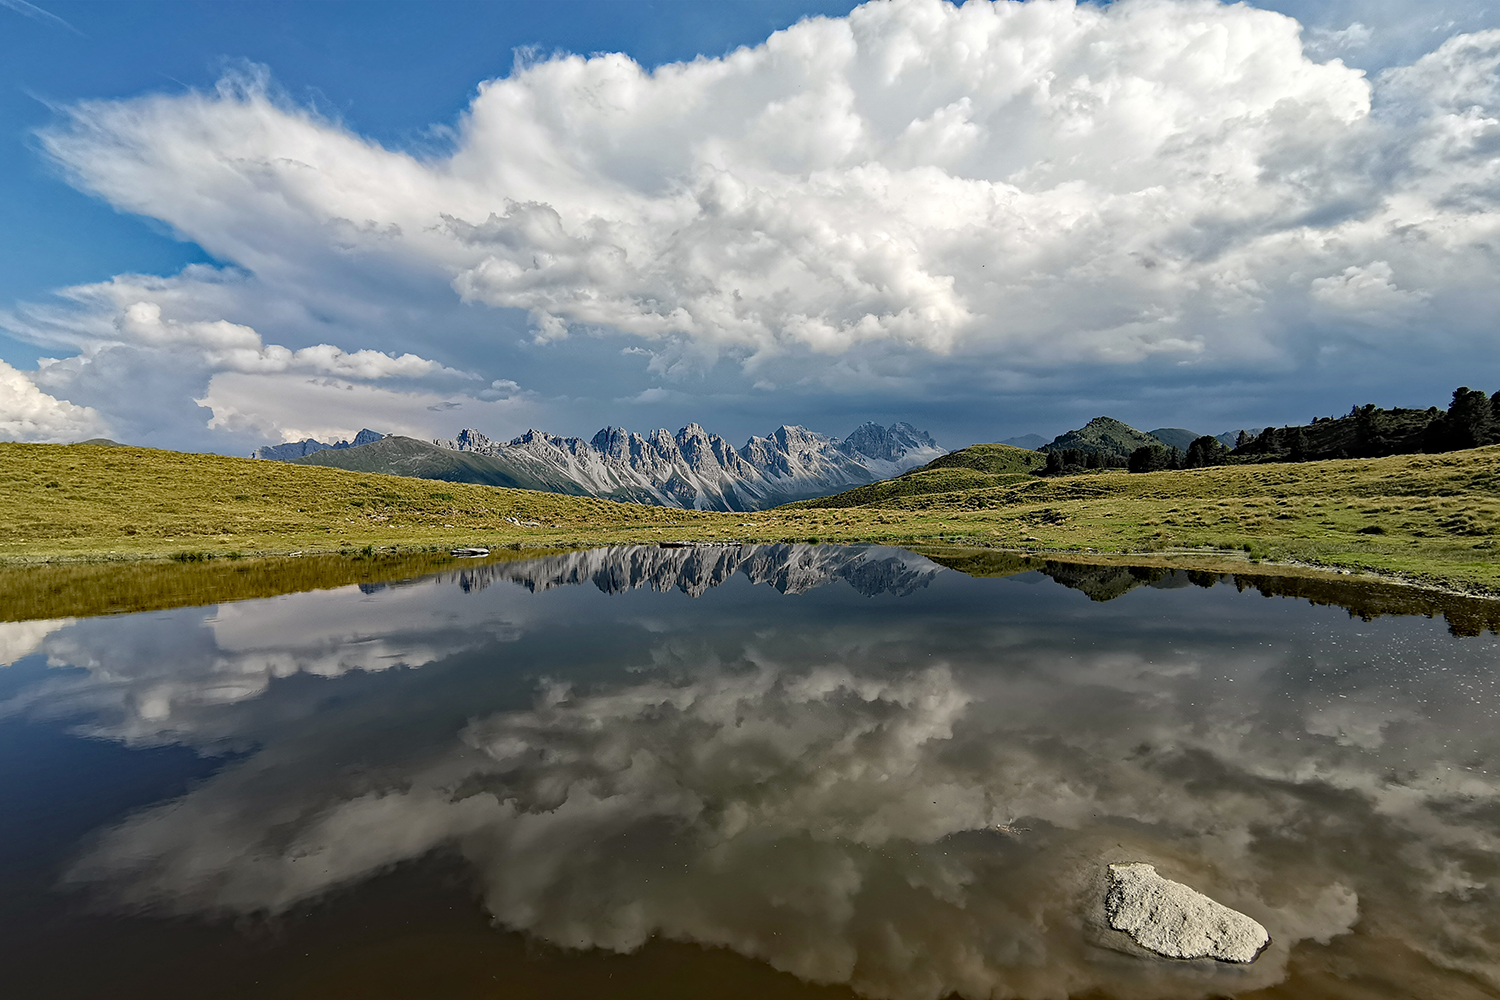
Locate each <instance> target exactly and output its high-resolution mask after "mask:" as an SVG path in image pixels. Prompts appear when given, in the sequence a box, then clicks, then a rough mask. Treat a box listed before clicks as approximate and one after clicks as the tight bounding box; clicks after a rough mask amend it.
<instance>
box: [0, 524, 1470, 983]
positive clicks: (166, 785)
mask: <svg viewBox="0 0 1500 1000" xmlns="http://www.w3.org/2000/svg"><path fill="white" fill-rule="evenodd" d="M1158 576H1159V574H1158ZM1059 580H1061V581H1063V582H1066V583H1068V584H1070V585H1069V586H1062V585H1059V582H1058V581H1059ZM1194 580H1195V581H1196V582H1197V583H1198V584H1200V585H1199V586H1192V585H1190V581H1189V578H1188V577H1186V576H1185V575H1183V574H1173V575H1169V576H1166V577H1164V578H1160V579H1155V580H1151V578H1150V577H1148V576H1146V575H1144V574H1139V573H1138V574H1135V576H1133V577H1132V576H1131V575H1130V574H1128V573H1126V572H1124V571H1119V570H1078V569H1074V570H1065V569H1060V568H1054V569H1053V570H1051V571H1050V576H1049V575H1047V574H1044V573H1040V572H1026V573H1021V574H1019V575H1014V576H1010V577H1006V578H1001V579H975V578H971V577H968V576H965V575H963V574H961V573H959V572H955V571H953V570H949V569H944V568H943V567H941V566H939V565H937V564H935V563H932V562H929V561H927V560H925V559H923V558H922V557H920V556H916V555H912V554H910V553H905V552H901V551H898V550H894V549H883V548H859V547H832V546H829V547H814V546H766V547H746V548H743V549H740V548H735V549H725V548H718V549H695V550H689V549H655V548H639V549H613V550H602V551H596V552H590V553H576V554H571V555H566V556H557V557H551V558H545V559H539V560H534V561H530V562H510V563H504V564H494V565H487V566H473V567H471V568H468V569H465V570H454V571H451V572H445V573H442V574H439V575H437V576H432V577H427V578H424V579H419V580H413V581H410V582H406V583H400V584H393V585H389V586H384V585H378V586H365V587H349V588H346V589H340V590H330V591H320V592H313V593H303V594H296V595H290V596H286V597H280V598H273V599H267V600H256V601H246V602H241V603H236V604H224V605H218V606H210V607H196V608H182V609H178V610H173V611H166V612H155V613H148V614H138V615H121V616H112V617H105V618H93V619H82V620H54V621H34V622H11V623H0V663H4V664H7V665H6V666H4V667H3V668H0V803H3V806H0V810H3V812H0V950H3V955H0V968H3V969H4V976H5V980H6V982H7V984H8V985H7V987H6V992H7V995H11V996H24V997H95V996H103V995H108V996H111V997H116V998H120V997H152V998H166V997H195V998H201V997H210V996H214V997H219V996H222V997H262V996H265V997H270V996H274V997H294V996H295V997H303V996H306V997H314V996H316V997H361V998H370V997H464V998H467V997H531V996H536V997H544V996H546V997H557V996H589V997H599V996H651V997H677V996H681V997H690V996H691V997H702V996H715V997H739V996H745V997H751V996H755V997H769V996H820V997H839V996H842V997H850V996H855V995H858V996H864V997H880V998H886V997H889V998H901V1000H906V998H913V1000H916V998H924V1000H925V998H937V997H943V996H947V995H950V994H958V995H960V996H963V997H991V996H994V997H1037V998H1042V997H1045V998H1058V997H1067V996H1095V997H1121V998H1153V997H1163V998H1166V997H1172V998H1176V997H1212V996H1265V997H1270V996H1278V997H1350V998H1355V997H1359V998H1365V997H1410V996H1424V997H1444V998H1449V997H1453V998H1465V997H1494V996H1497V995H1500V896H1497V891H1496V890H1497V885H1500V770H1497V769H1500V754H1497V751H1500V727H1497V724H1496V723H1497V718H1496V708H1497V694H1500V687H1497V682H1496V677H1497V667H1500V640H1497V638H1496V637H1495V636H1494V635H1493V634H1490V633H1484V634H1480V635H1467V636H1458V635H1455V634H1453V633H1452V632H1450V629H1449V627H1448V625H1447V624H1445V622H1444V621H1443V620H1442V619H1441V618H1426V617H1411V616H1408V617H1380V618H1376V619H1374V620H1371V621H1364V620H1361V619H1360V618H1358V617H1352V616H1351V615H1350V614H1349V613H1348V612H1346V611H1345V610H1343V609H1342V608H1340V607H1337V606H1319V605H1314V604H1311V603H1309V602H1307V601H1304V600H1299V599H1295V598H1287V597H1275V598H1269V599H1268V598H1266V597H1264V596H1262V595H1261V594H1260V593H1258V592H1256V591H1255V590H1253V589H1251V590H1243V591H1242V590H1241V589H1240V588H1239V587H1237V586H1236V585H1234V583H1233V581H1220V582H1218V584H1217V585H1215V586H1203V585H1202V584H1205V583H1212V582H1213V580H1212V579H1211V578H1201V577H1195V578H1194ZM1148 581H1149V582H1148ZM1143 583H1144V584H1145V585H1142V584H1143ZM1243 584H1244V581H1241V582H1240V585H1241V586H1243ZM1080 587H1081V588H1083V589H1078V588H1080ZM1090 594H1092V595H1093V598H1091V597H1090ZM1102 597H1113V598H1115V599H1112V600H1099V599H1096V598H1102ZM1455 631H1464V630H1461V629H1455ZM1468 631H1474V630H1473V629H1469V630H1468ZM1113 861H1149V862H1151V863H1153V864H1155V865H1156V866H1157V868H1158V869H1159V870H1160V871H1161V872H1162V873H1163V874H1164V875H1167V876H1168V877H1170V878H1176V879H1179V880H1181V881H1184V882H1187V883H1188V884H1190V885H1192V886H1194V887H1196V888H1198V889H1199V890H1201V891H1203V892H1206V893H1208V894H1209V895H1211V896H1213V897H1214V898H1216V899H1218V900H1220V901H1221V902H1224V903H1226V904H1228V905H1230V906H1233V907H1235V908H1237V909H1240V910H1242V911H1244V912H1246V913H1248V914H1250V915H1251V916H1253V917H1255V918H1256V919H1258V920H1259V921H1261V923H1263V924H1264V925H1265V926H1266V927H1267V929H1268V930H1269V931H1270V933H1271V935H1272V939H1273V944H1272V946H1271V947H1270V949H1269V950H1268V951H1267V952H1266V953H1265V954H1264V955H1262V956H1261V958H1260V959H1259V960H1258V961H1256V962H1255V963H1254V964H1253V965H1251V966H1249V967H1230V966H1225V965H1220V964H1215V963H1196V962H1168V961H1152V960H1143V959H1141V958H1138V957H1132V956H1130V955H1128V954H1125V953H1123V952H1122V951H1119V950H1117V949H1116V948H1115V947H1114V946H1113V944H1114V943H1113V942H1112V941H1111V939H1110V938H1109V937H1108V936H1107V932H1103V931H1101V930H1100V929H1099V928H1098V927H1097V925H1096V924H1095V923H1094V922H1093V921H1092V918H1091V916H1090V914H1091V913H1093V912H1094V908H1095V904H1096V894H1097V892H1098V876H1099V872H1100V870H1101V867H1102V866H1103V865H1105V864H1107V863H1109V862H1113ZM17 989H18V990H19V992H11V991H12V990H17Z"/></svg>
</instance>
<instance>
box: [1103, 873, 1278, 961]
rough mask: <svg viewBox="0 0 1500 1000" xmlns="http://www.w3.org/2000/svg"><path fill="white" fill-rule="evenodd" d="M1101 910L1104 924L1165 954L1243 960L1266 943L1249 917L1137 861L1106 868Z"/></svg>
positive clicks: (1262, 931) (1254, 955) (1260, 929)
mask: <svg viewBox="0 0 1500 1000" xmlns="http://www.w3.org/2000/svg"><path fill="white" fill-rule="evenodd" d="M1104 913H1105V915H1106V916H1107V917H1108V918H1109V926H1111V927H1113V928H1114V929H1115V930H1117V931H1124V932H1125V933H1127V934H1129V935H1130V936H1131V937H1132V938H1134V939H1135V943H1136V944H1138V945H1140V946H1141V947H1142V948H1145V949H1146V950H1147V951H1151V952H1154V953H1156V954H1158V955H1162V956H1164V957H1166V958H1212V959H1217V960H1218V961H1220V962H1236V963H1239V964H1248V963H1250V962H1253V961H1255V959H1256V958H1257V957H1259V955H1260V953H1261V952H1262V951H1264V950H1265V949H1266V946H1267V945H1269V944H1270V943H1271V935H1270V934H1268V933H1266V929H1265V928H1264V927H1262V926H1261V925H1260V924H1259V923H1258V922H1256V921H1255V920H1253V919H1251V918H1250V917H1247V916H1245V915H1244V914H1243V913H1240V912H1239V911H1238V910H1231V909H1230V908H1229V907H1227V906H1225V905H1223V904H1222V903H1216V902H1214V901H1213V900H1212V899H1209V898H1208V897H1207V896H1205V895H1203V893H1201V892H1197V891H1195V890H1193V889H1190V888H1188V887H1187V886H1185V885H1183V884H1182V883H1181V882H1173V881H1172V880H1171V879H1165V878H1162V877H1161V876H1160V875H1158V874H1156V868H1155V867H1154V866H1153V865H1148V864H1144V863H1140V862H1135V863H1131V864H1123V865H1110V866H1109V890H1108V892H1106V893H1105V896H1104Z"/></svg>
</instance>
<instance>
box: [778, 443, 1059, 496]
mask: <svg viewBox="0 0 1500 1000" xmlns="http://www.w3.org/2000/svg"><path fill="white" fill-rule="evenodd" d="M1046 464H1047V456H1045V455H1043V454H1041V453H1040V452H1036V451H1027V450H1026V449H1025V448H1013V447H1011V446H1010V445H1008V444H975V445H970V446H969V447H967V448H961V449H959V450H958V451H950V452H949V453H948V454H946V455H939V456H938V457H937V458H935V459H933V460H932V461H931V462H928V463H927V464H926V465H924V466H922V467H921V468H917V469H912V470H910V471H909V472H904V473H902V474H901V475H899V476H897V477H896V478H894V479H885V480H881V481H880V482H878V483H871V484H870V485H868V486H857V487H855V488H854V489H852V490H846V491H844V492H843V493H838V494H835V495H834V496H831V497H815V498H813V499H811V500H799V501H797V502H796V503H791V504H786V505H785V506H784V507H779V508H777V509H778V510H819V509H828V508H833V507H862V506H866V505H870V504H876V505H878V504H883V503H886V502H888V501H890V500H893V499H895V498H898V497H910V496H918V495H920V494H925V493H952V492H955V491H962V490H981V489H989V488H990V487H994V486H999V485H1001V484H1003V483H1008V482H1013V481H1015V480H1017V479H1023V478H1025V477H1027V476H1028V475H1030V473H1031V471H1032V470H1033V469H1038V468H1041V467H1043V466H1045V465H1046Z"/></svg>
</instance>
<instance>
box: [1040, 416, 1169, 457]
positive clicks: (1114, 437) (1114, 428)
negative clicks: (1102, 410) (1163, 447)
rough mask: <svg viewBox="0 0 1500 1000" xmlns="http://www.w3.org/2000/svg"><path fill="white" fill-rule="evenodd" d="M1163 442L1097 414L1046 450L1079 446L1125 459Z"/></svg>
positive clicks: (1085, 449)
mask: <svg viewBox="0 0 1500 1000" xmlns="http://www.w3.org/2000/svg"><path fill="white" fill-rule="evenodd" d="M1161 443H1162V442H1160V441H1158V440H1156V438H1154V437H1152V436H1151V435H1149V434H1146V433H1144V432H1142V431H1138V430H1136V429H1135V428H1134V427H1131V426H1130V425H1129V424H1127V423H1123V422H1122V421H1119V420H1116V419H1115V418H1113V417H1095V418H1094V419H1093V420H1090V421H1089V422H1088V423H1087V424H1084V425H1083V426H1082V427H1080V428H1078V430H1076V431H1068V433H1066V434H1063V435H1061V436H1059V437H1058V438H1057V439H1056V440H1054V441H1053V442H1052V443H1051V444H1049V445H1047V450H1048V451H1062V450H1064V449H1068V448H1076V449H1077V450H1079V451H1081V452H1083V453H1084V454H1085V455H1092V454H1101V455H1109V456H1112V457H1114V458H1117V459H1120V460H1122V461H1123V460H1125V459H1128V458H1129V457H1130V453H1131V452H1133V451H1135V450H1136V449H1137V448H1140V447H1142V446H1144V445H1150V444H1161Z"/></svg>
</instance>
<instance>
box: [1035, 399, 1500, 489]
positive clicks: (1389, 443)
mask: <svg viewBox="0 0 1500 1000" xmlns="http://www.w3.org/2000/svg"><path fill="white" fill-rule="evenodd" d="M1487 444H1500V392H1496V393H1494V394H1493V395H1489V396H1487V395H1485V394H1484V393H1483V392H1482V391H1480V390H1478V389H1470V388H1469V387H1468V386H1459V387H1458V388H1457V389H1455V390H1454V392H1453V401H1452V402H1451V403H1450V404H1449V405H1448V409H1447V410H1446V411H1444V410H1440V409H1438V408H1437V407H1436V406H1433V407H1429V408H1428V409H1426V410H1412V409H1400V408H1396V409H1389V410H1386V409H1381V408H1379V407H1377V406H1376V405H1375V404H1374V403H1367V404H1365V405H1364V406H1355V407H1353V408H1352V409H1351V410H1350V411H1349V413H1348V414H1347V415H1346V416H1342V417H1318V418H1316V419H1314V420H1313V422H1312V423H1311V424H1304V425H1301V426H1287V427H1267V428H1266V429H1265V430H1263V431H1261V432H1260V433H1259V434H1250V433H1248V432H1246V431H1241V432H1240V436H1239V439H1238V440H1237V441H1236V442H1235V446H1234V448H1232V449H1231V448H1228V447H1226V446H1225V445H1224V444H1223V442H1221V441H1219V440H1218V439H1217V438H1214V437H1210V436H1208V435H1204V436H1203V437H1200V438H1197V439H1196V440H1194V441H1193V442H1192V444H1191V445H1189V446H1188V450H1187V451H1186V452H1185V453H1184V452H1181V451H1179V450H1178V449H1176V448H1167V447H1165V446H1163V445H1159V444H1151V445H1145V446H1142V447H1140V448H1137V449H1136V450H1135V451H1133V452H1132V453H1131V455H1130V458H1129V459H1128V460H1127V461H1126V463H1125V465H1126V467H1127V468H1128V469H1129V470H1130V471H1131V472H1156V471H1160V470H1163V469H1198V468H1202V467H1204V466H1209V465H1231V464H1240V463H1255V462H1308V461H1317V460H1321V459H1329V458H1380V457H1382V456H1385V455H1408V454H1415V453H1421V452H1426V453H1438V452H1445V451H1458V450H1461V449H1463V448H1478V447H1482V446H1484V445H1487ZM1048 462H1049V465H1050V463H1051V457H1050V456H1049V458H1048Z"/></svg>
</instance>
